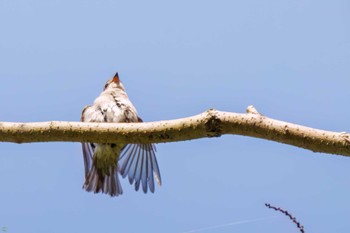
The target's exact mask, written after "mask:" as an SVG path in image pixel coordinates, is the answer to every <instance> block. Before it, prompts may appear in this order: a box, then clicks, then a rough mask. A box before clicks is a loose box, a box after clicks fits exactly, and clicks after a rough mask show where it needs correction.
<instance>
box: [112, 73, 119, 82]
mask: <svg viewBox="0 0 350 233" xmlns="http://www.w3.org/2000/svg"><path fill="white" fill-rule="evenodd" d="M112 81H113V82H115V83H119V82H120V79H119V75H118V72H117V73H116V74H115V75H114V77H113V79H112Z"/></svg>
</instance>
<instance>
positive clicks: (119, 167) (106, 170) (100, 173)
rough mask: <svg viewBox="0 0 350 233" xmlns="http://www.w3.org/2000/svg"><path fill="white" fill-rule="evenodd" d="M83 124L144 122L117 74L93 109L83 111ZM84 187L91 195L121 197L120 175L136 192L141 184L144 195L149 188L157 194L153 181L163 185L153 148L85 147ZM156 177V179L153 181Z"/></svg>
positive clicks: (97, 145) (121, 146) (109, 81)
mask: <svg viewBox="0 0 350 233" xmlns="http://www.w3.org/2000/svg"><path fill="white" fill-rule="evenodd" d="M81 121H83V122H114V123H116V122H142V119H141V118H140V117H139V116H138V115H137V111H136V109H135V107H134V106H133V104H132V103H131V102H130V100H129V98H128V96H127V94H126V92H125V89H124V86H123V84H122V83H121V82H120V80H119V77H118V73H117V74H116V75H115V77H114V78H113V79H111V80H108V81H107V83H106V85H105V88H104V90H103V92H102V93H101V95H100V96H99V97H97V98H96V99H95V101H94V103H93V105H90V106H86V107H85V108H84V109H83V112H82V116H81ZM82 148H83V156H84V166H85V183H84V185H83V188H84V189H85V190H87V191H89V192H91V191H93V192H95V193H99V192H102V193H106V194H109V195H111V196H118V195H121V194H122V193H123V190H122V187H121V184H120V182H119V177H118V173H120V174H121V175H122V177H126V176H128V178H129V182H130V184H133V183H134V182H135V190H136V191H137V190H139V187H140V185H141V184H142V189H143V191H144V193H146V192H147V190H148V188H149V190H150V191H151V192H154V177H155V178H156V181H157V182H158V184H159V185H161V177H160V172H159V168H158V163H157V159H156V156H155V146H154V145H152V144H128V145H124V144H120V143H118V142H116V143H113V144H107V143H105V144H100V143H83V144H82ZM153 176H154V177H153Z"/></svg>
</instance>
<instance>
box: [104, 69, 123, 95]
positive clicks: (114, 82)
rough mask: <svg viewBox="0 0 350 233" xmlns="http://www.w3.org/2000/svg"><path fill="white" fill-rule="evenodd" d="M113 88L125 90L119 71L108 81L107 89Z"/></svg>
mask: <svg viewBox="0 0 350 233" xmlns="http://www.w3.org/2000/svg"><path fill="white" fill-rule="evenodd" d="M113 89H120V90H122V91H125V89H124V86H123V84H122V82H121V81H120V79H119V75H118V72H117V73H116V74H115V75H114V77H113V78H112V79H110V80H108V81H107V82H106V85H105V88H104V89H103V90H104V91H105V90H113Z"/></svg>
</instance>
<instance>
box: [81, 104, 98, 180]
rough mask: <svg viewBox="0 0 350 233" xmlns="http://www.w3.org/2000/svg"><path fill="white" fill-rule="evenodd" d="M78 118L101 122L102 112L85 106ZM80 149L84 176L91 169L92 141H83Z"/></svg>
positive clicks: (93, 147) (85, 120)
mask: <svg viewBox="0 0 350 233" xmlns="http://www.w3.org/2000/svg"><path fill="white" fill-rule="evenodd" d="M80 120H81V121H82V122H101V121H102V120H103V114H102V113H101V111H96V109H94V107H93V106H86V107H85V108H84V109H83V112H82V114H81V118H80ZM82 149H83V157H84V167H85V177H86V176H87V174H88V173H89V171H90V169H91V165H92V157H93V155H94V149H95V146H94V144H93V143H89V142H83V143H82Z"/></svg>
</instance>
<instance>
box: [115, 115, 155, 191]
mask: <svg viewBox="0 0 350 233" xmlns="http://www.w3.org/2000/svg"><path fill="white" fill-rule="evenodd" d="M138 122H142V119H141V118H140V117H138ZM155 152H156V147H155V145H153V144H128V145H126V146H125V147H124V148H123V150H122V152H121V155H120V157H119V162H118V164H119V172H120V174H121V175H122V176H123V178H125V177H126V176H128V178H129V182H130V184H132V183H133V182H135V190H136V191H138V190H139V188H140V184H141V183H142V190H143V192H144V193H147V187H149V189H150V191H151V192H152V193H153V192H154V178H155V179H156V181H157V183H158V185H159V186H160V185H161V184H162V180H161V177H160V172H159V167H158V162H157V158H156V153H155Z"/></svg>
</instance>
